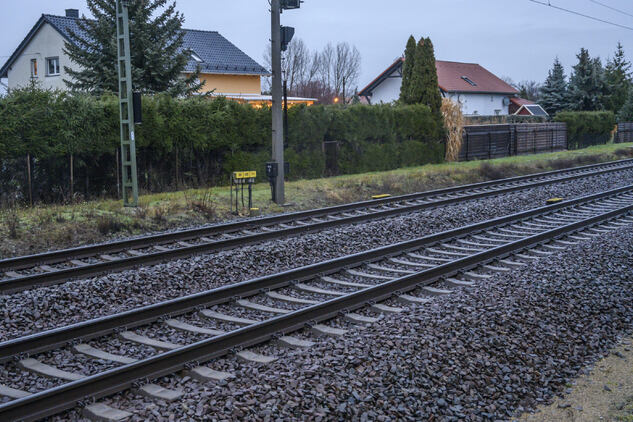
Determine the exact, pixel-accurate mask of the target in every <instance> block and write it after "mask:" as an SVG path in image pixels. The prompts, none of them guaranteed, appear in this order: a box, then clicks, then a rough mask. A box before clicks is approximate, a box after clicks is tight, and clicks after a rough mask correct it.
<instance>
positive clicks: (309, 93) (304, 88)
mask: <svg viewBox="0 0 633 422" xmlns="http://www.w3.org/2000/svg"><path fill="white" fill-rule="evenodd" d="M270 52H271V50H270V47H268V49H267V50H266V53H265V54H264V62H265V65H266V66H267V67H268V68H270V67H271V54H270ZM360 62H361V57H360V53H359V51H358V49H357V48H356V47H353V46H350V45H349V44H348V43H345V42H344V43H338V44H337V45H336V46H333V45H332V44H328V45H326V46H325V48H324V49H323V50H322V51H321V52H318V51H313V52H311V51H310V50H309V49H308V48H307V46H306V45H305V43H304V42H303V40H301V39H299V38H296V39H294V40H293V41H292V42H291V43H290V44H289V45H288V50H287V51H286V52H285V53H284V54H283V61H282V71H283V72H284V77H285V78H286V80H287V81H288V92H289V94H290V95H296V96H302V97H310V98H318V99H319V101H321V102H323V103H330V102H332V101H333V99H334V97H336V96H338V95H342V94H343V86H344V85H345V87H346V89H345V93H346V95H347V94H349V93H351V92H353V88H354V87H355V86H356V84H357V82H358V77H359V75H360ZM264 89H265V90H269V89H270V79H268V80H267V81H266V82H265V85H264Z"/></svg>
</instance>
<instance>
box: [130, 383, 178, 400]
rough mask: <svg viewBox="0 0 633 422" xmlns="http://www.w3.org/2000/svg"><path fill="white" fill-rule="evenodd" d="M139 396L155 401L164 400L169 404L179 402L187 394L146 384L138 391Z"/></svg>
mask: <svg viewBox="0 0 633 422" xmlns="http://www.w3.org/2000/svg"><path fill="white" fill-rule="evenodd" d="M136 391H137V392H138V393H139V394H141V395H143V396H145V397H149V398H151V399H155V400H163V401H166V402H168V403H171V402H173V401H176V400H178V399H179V398H181V397H182V396H184V395H185V393H184V392H183V391H181V390H169V389H167V388H164V387H161V386H160V385H157V384H145V385H144V386H142V387H140V388H138V389H137V390H136Z"/></svg>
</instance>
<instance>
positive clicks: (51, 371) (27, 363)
mask: <svg viewBox="0 0 633 422" xmlns="http://www.w3.org/2000/svg"><path fill="white" fill-rule="evenodd" d="M19 366H20V367H21V368H22V369H25V370H27V371H30V372H33V373H36V374H39V375H43V376H45V377H47V378H57V379H62V380H65V381H77V380H80V379H82V378H85V375H83V374H78V373H76V372H68V371H63V370H61V369H59V368H56V367H54V366H51V365H47V364H45V363H42V362H40V361H39V360H37V359H33V358H28V359H23V360H21V361H20V362H19Z"/></svg>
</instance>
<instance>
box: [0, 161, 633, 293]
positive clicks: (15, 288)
mask: <svg viewBox="0 0 633 422" xmlns="http://www.w3.org/2000/svg"><path fill="white" fill-rule="evenodd" d="M627 163H631V165H626V164H627ZM620 164H625V165H624V166H620ZM598 166H602V167H604V166H608V168H607V169H603V170H599V171H596V172H592V173H582V174H580V175H570V176H565V177H560V178H553V179H546V180H537V181H535V182H532V183H530V184H528V185H511V186H508V187H504V188H501V189H495V190H491V191H483V192H474V193H470V194H468V195H467V196H458V197H452V198H446V199H440V200H436V201H433V202H425V203H420V204H413V205H406V206H403V207H398V208H392V209H387V210H378V211H374V212H372V213H368V214H364V215H355V216H350V217H342V218H338V219H336V220H329V221H324V222H319V223H311V224H307V225H302V226H295V227H289V228H285V229H280V230H274V231H270V232H263V233H257V234H251V235H245V236H241V237H235V238H231V239H225V240H219V241H213V242H209V243H202V244H197V245H191V246H185V247H181V248H177V249H170V250H166V251H157V252H151V253H146V254H143V255H140V256H130V257H126V258H121V259H117V260H116V261H106V262H100V263H95V264H86V265H84V266H81V267H72V268H66V269H60V270H55V271H50V272H42V273H37V274H30V275H25V276H22V277H15V278H10V279H6V280H1V281H0V294H8V293H13V292H19V291H23V290H28V289H31V288H35V287H41V286H46V285H51V284H58V283H63V282H65V281H68V280H70V279H73V278H79V277H89V276H94V275H98V274H103V273H108V272H116V271H121V270H125V269H129V268H133V267H136V266H139V265H149V264H155V263H160V262H164V261H167V260H173V259H178V258H184V257H188V256H191V255H195V254H200V253H210V252H217V251H222V250H226V249H232V248H236V247H239V246H246V245H250V244H254V243H260V242H263V241H266V240H272V239H279V238H284V237H290V236H294V235H298V234H306V233H311V232H317V231H321V230H325V229H331V228H334V227H337V226H342V225H348V224H356V223H361V222H366V221H370V220H376V219H381V218H386V217H391V216H395V215H400V214H405V213H409V212H413V211H420V210H424V209H428V208H435V207H439V206H443V205H450V204H454V203H458V202H462V201H466V200H474V199H480V198H485V197H489V196H495V195H499V194H503V193H510V192H515V191H520V190H524V189H528V188H534V187H538V186H545V185H548V184H554V183H561V182H565V181H571V180H576V179H578V178H581V177H591V176H595V175H597V174H603V173H610V172H616V171H623V170H626V169H628V168H631V167H633V159H631V160H620V161H615V162H611V163H608V164H602V165H590V166H584V167H577V168H572V169H568V170H564V171H563V172H567V173H569V172H578V171H579V169H587V168H592V167H593V168H595V167H598ZM555 173H557V172H547V173H540V174H537V175H531V176H518V177H515V178H510V179H503V180H498V181H491V182H482V183H477V184H473V185H466V186H461V187H454V188H448V189H444V190H440V191H430V192H425V193H422V194H420V193H418V194H411V195H404V196H400V197H396V198H387V199H385V200H377V201H366V202H361V203H354V204H347V205H341V206H337V207H330V208H321V209H317V210H311V211H302V212H298V213H292V214H284V215H280V216H273V217H267V218H263V219H257V220H248V221H246V222H236V223H229V224H224V225H218V226H212V227H207V228H199V229H192V230H186V231H183V232H176V233H168V234H163V235H157V236H153V237H148V238H139V239H132V240H128V241H121V242H118V243H113V244H102V245H94V246H88V247H83V248H75V249H68V250H65V251H58V252H50V253H45V254H40V255H31V256H29V257H21V258H10V259H8V260H4V261H0V265H3V264H4V265H5V266H8V265H10V263H11V262H14V263H15V262H18V261H19V260H20V259H26V260H27V261H29V262H39V261H33V260H36V259H37V257H43V256H58V257H60V256H66V258H67V259H70V258H74V259H77V258H79V257H80V256H79V255H77V254H76V251H79V250H81V251H86V250H90V251H91V252H90V254H89V256H94V255H98V254H105V253H108V252H110V253H112V252H113V250H112V249H110V248H113V247H114V248H120V247H122V246H121V245H123V244H125V245H136V247H138V246H145V247H148V246H151V245H153V244H156V243H157V242H154V240H155V239H157V238H162V239H167V238H168V237H169V236H172V237H171V238H170V239H171V240H170V242H173V241H176V240H182V239H183V238H180V237H178V236H189V237H187V239H191V238H194V237H201V236H204V235H207V236H209V235H211V234H210V232H211V231H212V230H218V234H219V233H225V232H226V231H227V227H233V228H235V227H239V228H240V229H242V230H247V229H249V228H254V227H261V226H265V225H268V224H274V223H272V221H275V222H276V224H279V223H282V222H283V221H296V220H297V219H301V218H305V217H308V216H313V217H314V216H318V215H319V216H320V215H328V214H330V215H331V214H333V213H341V212H344V211H346V210H351V209H359V208H361V205H362V207H364V208H368V207H372V206H376V205H381V204H383V205H384V204H386V203H387V202H388V201H391V202H403V201H407V200H412V199H413V197H416V199H418V200H419V199H421V198H422V197H424V196H436V195H440V194H447V193H450V191H452V192H455V191H460V190H471V189H478V188H481V187H484V186H490V185H494V184H498V185H506V184H511V183H512V182H516V181H519V180H524V179H526V178H532V179H539V178H542V177H546V176H547V175H551V174H555ZM558 174H560V172H559V173H558ZM407 198H409V199H407ZM298 216H301V217H298ZM236 230H237V229H236ZM194 232H195V233H197V234H196V235H193V233H194ZM147 239H154V240H152V242H154V243H151V244H147V243H145V244H144V243H143V242H144V241H145V240H147ZM130 247H131V246H130ZM82 253H83V252H82ZM60 254H61V255H60ZM84 256H85V255H84ZM56 259H57V258H56ZM40 263H43V262H40ZM5 268H7V267H5Z"/></svg>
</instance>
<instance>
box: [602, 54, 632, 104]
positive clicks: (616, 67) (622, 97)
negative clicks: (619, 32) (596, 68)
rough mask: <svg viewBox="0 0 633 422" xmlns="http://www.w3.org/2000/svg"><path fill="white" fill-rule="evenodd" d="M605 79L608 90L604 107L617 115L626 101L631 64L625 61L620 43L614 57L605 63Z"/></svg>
mask: <svg viewBox="0 0 633 422" xmlns="http://www.w3.org/2000/svg"><path fill="white" fill-rule="evenodd" d="M605 79H606V83H607V86H608V88H609V96H608V98H607V99H606V101H605V107H606V108H607V110H611V111H613V112H614V113H617V112H618V111H619V110H620V108H622V106H623V105H624V103H625V101H626V100H627V93H628V91H629V87H630V86H631V83H632V80H631V63H630V62H629V61H628V60H627V59H626V56H625V54H624V48H623V47H622V43H618V47H617V49H616V51H615V56H614V57H613V59H611V60H609V61H608V62H607V66H606V69H605Z"/></svg>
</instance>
